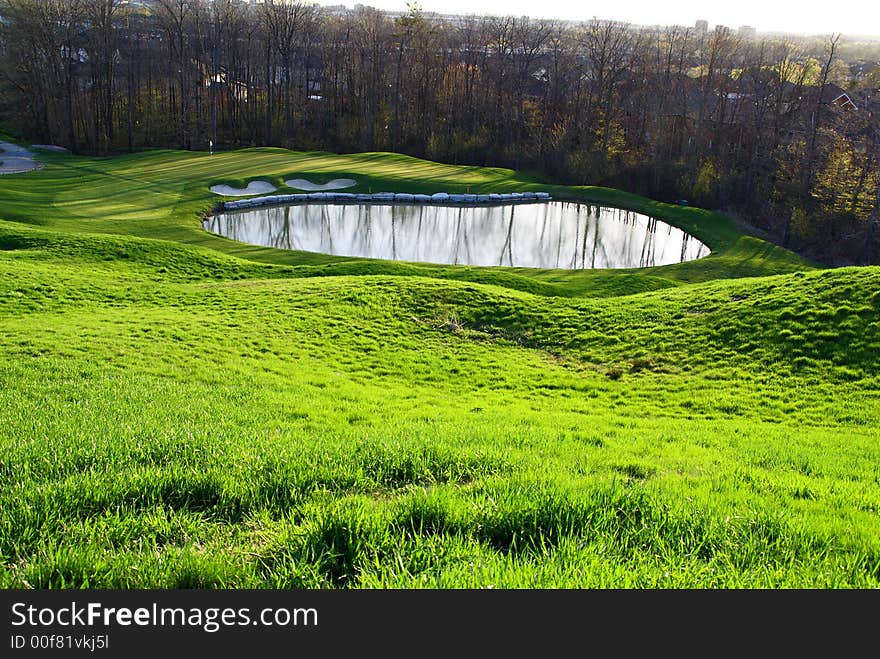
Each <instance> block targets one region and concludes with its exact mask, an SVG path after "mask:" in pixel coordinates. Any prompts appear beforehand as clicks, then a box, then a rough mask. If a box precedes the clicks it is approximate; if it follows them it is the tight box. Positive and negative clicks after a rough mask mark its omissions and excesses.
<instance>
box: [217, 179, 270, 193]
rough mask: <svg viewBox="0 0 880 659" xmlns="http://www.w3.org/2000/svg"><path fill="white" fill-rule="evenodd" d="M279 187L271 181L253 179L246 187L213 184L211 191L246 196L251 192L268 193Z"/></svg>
mask: <svg viewBox="0 0 880 659" xmlns="http://www.w3.org/2000/svg"><path fill="white" fill-rule="evenodd" d="M275 190H277V188H276V187H275V186H274V185H272V184H271V183H269V181H251V182H250V183H248V185H247V187H246V188H233V187H230V186H228V185H212V186H211V192H213V193H214V194H220V195H223V196H224V197H245V196H247V195H251V194H266V193H267V192H275Z"/></svg>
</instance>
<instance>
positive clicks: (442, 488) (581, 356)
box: [0, 149, 880, 588]
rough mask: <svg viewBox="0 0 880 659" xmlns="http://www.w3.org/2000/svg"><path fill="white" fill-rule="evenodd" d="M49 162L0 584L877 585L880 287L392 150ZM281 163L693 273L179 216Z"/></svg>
mask: <svg viewBox="0 0 880 659" xmlns="http://www.w3.org/2000/svg"><path fill="white" fill-rule="evenodd" d="M41 155H42V154H41ZM45 160H46V162H47V167H46V168H45V169H44V170H42V171H39V172H34V173H29V174H23V175H16V176H8V177H0V218H2V219H0V587H4V588H12V587H28V586H31V587H53V588H54V587H71V588H82V587H91V588H95V587H110V588H140V587H171V588H175V587H208V588H252V587H254V588H324V587H351V588H375V587H379V588H388V587H391V588H397V587H406V588H410V587H415V588H421V587H424V588H437V587H441V588H447V587H452V588H458V587H496V588H509V587H525V588H534V587H538V588H543V587H634V588H657V587H663V588H666V587H671V588H685V587H686V588H694V587H695V588H729V587H745V588H781V587H806V588H876V587H878V586H880V442H878V440H880V431H878V428H880V396H878V393H877V392H878V391H880V375H878V373H880V369H878V367H880V268H876V267H875V268H846V269H836V270H828V269H821V268H818V267H816V266H815V264H810V263H807V262H805V261H803V260H802V259H800V258H798V257H797V256H795V255H793V254H791V253H789V252H786V251H784V250H782V249H780V248H777V247H774V246H772V245H769V244H767V243H765V242H763V241H761V240H760V239H758V238H756V237H754V236H745V235H742V234H740V233H739V232H738V231H737V230H736V228H735V227H734V225H733V223H732V222H731V221H730V220H728V219H727V218H725V217H723V216H721V215H718V214H713V213H709V212H707V211H702V210H699V209H693V208H682V207H676V206H669V205H663V204H658V203H656V202H652V201H650V200H646V199H642V198H638V197H633V196H631V195H625V194H624V193H620V192H616V191H610V190H606V189H597V188H567V189H563V188H554V187H552V186H547V185H541V184H538V183H536V182H535V181H534V180H529V179H519V178H517V176H516V175H515V174H514V173H513V172H510V171H508V170H499V169H477V168H462V167H453V166H448V165H441V164H436V163H429V162H425V161H419V160H415V159H412V158H407V157H404V156H399V155H394V154H356V155H345V156H334V155H331V154H311V153H310V154H298V153H292V152H288V151H283V150H280V149H249V150H245V151H241V152H236V153H224V154H218V155H215V156H213V157H210V156H207V155H199V154H188V153H179V152H171V151H154V152H149V153H142V154H137V155H133V156H127V157H117V158H107V159H97V158H93V159H89V158H78V157H73V156H65V155H57V154H46V156H45ZM292 176H305V177H307V178H312V179H313V180H316V181H321V180H322V179H321V177H322V176H323V177H325V178H335V177H337V176H346V177H351V178H355V179H357V180H358V181H359V182H360V185H359V188H358V189H362V190H364V191H366V190H368V189H371V188H372V190H374V191H378V190H394V191H425V192H433V191H438V190H448V191H464V190H465V189H466V188H470V189H471V191H473V192H487V191H504V190H524V189H535V190H539V189H546V190H550V191H551V192H553V193H554V194H557V195H565V194H567V195H578V196H579V198H582V199H585V200H590V201H593V202H594V203H595V202H599V203H608V204H614V205H618V206H623V207H628V208H633V209H636V210H640V211H644V212H650V213H651V214H653V215H655V216H658V217H660V218H662V219H665V220H667V221H669V222H671V223H673V224H676V225H677V226H681V227H683V228H686V229H687V230H689V231H691V232H692V233H694V234H695V235H697V237H699V238H700V239H701V240H703V241H704V242H706V243H707V244H708V245H709V246H710V247H711V248H712V250H713V253H712V255H711V256H709V257H707V258H705V259H701V260H699V261H694V262H691V263H686V264H680V265H675V266H665V267H661V268H652V269H647V270H643V271H588V272H566V271H532V270H527V269H514V268H461V267H453V266H430V265H424V264H403V263H389V262H382V261H370V260H359V259H345V258H341V257H331V256H324V255H317V254H305V253H297V252H281V251H278V250H272V249H269V248H259V247H253V246H247V245H242V244H239V243H235V242H233V241H230V240H226V239H223V238H220V237H218V236H214V235H211V234H208V233H206V232H205V231H203V230H202V229H201V225H200V214H202V213H204V212H207V211H208V210H209V209H210V208H211V207H212V206H213V205H214V204H216V203H217V197H216V196H215V195H212V194H211V193H210V192H208V191H207V187H208V186H209V185H211V184H213V183H217V182H231V183H235V184H243V183H245V182H246V181H247V180H253V179H267V180H271V181H273V182H276V184H277V183H278V182H279V181H282V180H284V179H285V178H290V177H292ZM358 189H356V190H358Z"/></svg>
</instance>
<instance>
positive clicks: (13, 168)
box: [0, 141, 43, 174]
mask: <svg viewBox="0 0 880 659" xmlns="http://www.w3.org/2000/svg"><path fill="white" fill-rule="evenodd" d="M42 166H43V164H42V163H39V162H37V161H36V160H34V154H33V153H31V152H30V151H28V150H27V149H25V148H24V147H23V146H18V145H17V144H12V143H11V142H2V141H0V174H21V173H22V172H30V171H33V170H35V169H38V168H40V167H42Z"/></svg>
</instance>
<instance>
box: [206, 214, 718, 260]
mask: <svg viewBox="0 0 880 659" xmlns="http://www.w3.org/2000/svg"><path fill="white" fill-rule="evenodd" d="M205 228H206V229H207V230H208V231H210V232H212V233H216V234H220V235H222V236H226V237H228V238H232V239H233V240H238V241H241V242H245V243H250V244H253V245H263V246H266V247H278V248H281V249H290V250H302V251H307V252H319V253H322V254H333V255H337V256H360V257H367V258H375V259H390V260H393V261H416V262H426V263H446V264H459V265H480V266H488V265H503V266H517V267H525V268H564V269H568V270H583V269H590V268H641V267H648V266H657V265H668V264H671V263H681V262H684V261H692V260H694V259H698V258H701V257H703V256H707V255H708V254H709V248H708V247H706V245H704V244H703V243H701V242H700V241H699V240H697V239H696V238H694V237H692V236H690V235H688V234H687V233H685V232H684V231H682V230H681V229H677V228H675V227H673V226H670V225H669V224H666V223H665V222H661V221H660V220H656V219H654V218H651V217H648V216H646V215H642V214H640V213H635V212H632V211H627V210H622V209H619V208H608V207H601V206H591V205H587V204H583V203H574V202H561V201H551V202H546V203H529V204H502V205H494V206H485V205H481V206H448V205H404V204H355V203H339V204H334V203H317V204H314V203H308V204H296V205H291V206H275V207H264V208H255V209H248V210H239V211H225V212H223V213H219V214H217V215H214V216H211V217H209V218H208V219H207V220H206V221H205Z"/></svg>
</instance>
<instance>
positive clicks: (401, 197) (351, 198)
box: [223, 192, 551, 211]
mask: <svg viewBox="0 0 880 659" xmlns="http://www.w3.org/2000/svg"><path fill="white" fill-rule="evenodd" d="M550 198H551V197H550V193H549V192H509V193H504V194H448V193H446V192H437V193H436V194H431V195H427V194H408V193H405V192H373V193H371V194H356V193H353V192H309V193H303V194H281V195H269V196H265V197H254V198H252V199H241V200H239V201H227V202H224V203H223V208H224V210H228V211H232V210H241V209H243V208H260V207H262V206H275V205H278V204H295V203H301V202H306V201H347V202H352V203H359V202H376V201H384V202H403V203H408V204H497V203H501V202H526V201H527V202H535V201H547V200H548V199H550Z"/></svg>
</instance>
